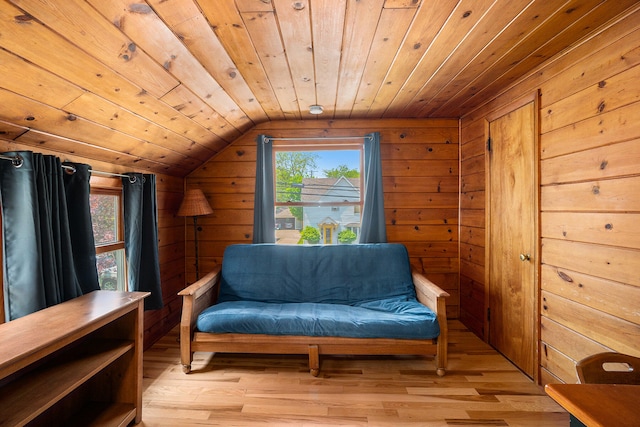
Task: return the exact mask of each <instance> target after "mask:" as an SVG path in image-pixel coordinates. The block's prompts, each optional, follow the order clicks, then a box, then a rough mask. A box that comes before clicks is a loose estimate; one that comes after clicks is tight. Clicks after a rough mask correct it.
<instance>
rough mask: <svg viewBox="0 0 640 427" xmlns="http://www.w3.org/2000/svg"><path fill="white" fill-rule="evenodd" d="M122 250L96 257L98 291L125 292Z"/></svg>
mask: <svg viewBox="0 0 640 427" xmlns="http://www.w3.org/2000/svg"><path fill="white" fill-rule="evenodd" d="M124 265H125V264H124V249H118V250H116V251H111V252H105V253H103V254H98V255H97V256H96V266H97V267H98V282H99V283H100V289H103V290H107V291H116V290H117V291H125V290H126V289H125V288H126V287H125V283H126V280H125V274H126V271H125V267H124Z"/></svg>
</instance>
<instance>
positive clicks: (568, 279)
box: [558, 270, 573, 283]
mask: <svg viewBox="0 0 640 427" xmlns="http://www.w3.org/2000/svg"><path fill="white" fill-rule="evenodd" d="M558 276H559V277H560V278H561V279H562V280H564V281H565V282H569V283H571V282H573V279H572V278H571V276H569V275H568V274H567V273H565V272H562V271H560V270H558Z"/></svg>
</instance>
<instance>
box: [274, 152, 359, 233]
mask: <svg viewBox="0 0 640 427" xmlns="http://www.w3.org/2000/svg"><path fill="white" fill-rule="evenodd" d="M361 152H362V151H361V150H354V149H349V150H336V149H333V148H331V149H327V150H319V151H284V150H279V151H276V156H275V168H274V169H275V176H276V183H275V194H276V206H275V217H276V226H275V227H276V243H280V244H304V243H308V244H323V245H335V244H350V243H357V242H358V238H359V235H360V206H361V202H362V201H361V192H360V186H361V177H360V175H361V174H360V164H361V160H360V156H361Z"/></svg>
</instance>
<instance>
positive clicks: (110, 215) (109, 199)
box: [90, 194, 119, 246]
mask: <svg viewBox="0 0 640 427" xmlns="http://www.w3.org/2000/svg"><path fill="white" fill-rule="evenodd" d="M90 203H91V221H92V222H93V237H94V238H95V240H96V245H98V246H99V245H104V244H109V243H115V242H117V241H118V240H119V239H118V214H119V210H118V209H119V203H118V196H115V195H114V196H112V195H107V194H92V195H91V198H90Z"/></svg>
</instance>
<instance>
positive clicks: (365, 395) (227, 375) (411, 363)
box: [140, 320, 569, 427]
mask: <svg viewBox="0 0 640 427" xmlns="http://www.w3.org/2000/svg"><path fill="white" fill-rule="evenodd" d="M449 332H450V344H449V365H448V370H447V374H446V375H445V376H444V377H437V376H436V374H435V364H434V361H433V358H428V357H406V356H403V357H356V356H353V357H346V356H345V357H330V356H325V357H322V356H321V369H320V375H319V376H318V377H317V378H314V377H313V376H311V374H309V372H308V370H307V358H306V357H305V356H281V355H272V356H271V355H266V356H265V355H237V354H235V355H234V354H217V355H216V356H215V357H212V356H211V354H207V353H196V354H195V358H194V363H193V370H194V372H193V373H191V374H189V375H186V374H184V373H182V367H181V366H180V356H179V349H178V341H177V329H174V330H173V331H172V332H170V333H169V334H167V335H166V336H165V337H164V338H162V339H161V340H160V341H158V342H157V343H156V344H155V345H154V346H153V347H152V348H150V349H149V350H147V351H146V352H145V354H144V392H143V412H142V419H143V422H142V423H141V424H140V425H141V426H146V427H148V426H181V427H189V426H207V425H213V426H255V425H285V426H321V425H325V426H326V425H338V426H389V427H400V426H545V427H547V426H548V427H553V426H568V425H569V415H568V414H567V413H566V412H565V411H564V410H563V409H562V408H560V406H558V405H557V404H556V403H555V402H554V401H553V400H551V399H550V398H549V397H548V396H546V395H545V393H544V391H543V389H542V388H541V387H538V386H536V385H535V384H533V382H532V381H531V380H530V379H529V378H527V377H526V376H525V375H524V374H522V373H521V372H520V371H519V370H518V369H517V368H515V367H514V366H513V365H512V364H511V363H509V362H508V361H507V360H506V359H505V358H504V357H502V356H501V355H500V354H498V353H497V352H496V351H495V350H493V349H492V348H491V347H489V346H488V345H487V344H486V343H484V342H482V341H481V340H480V339H479V338H477V337H476V336H475V335H473V334H472V333H471V332H469V331H468V330H467V329H466V328H465V327H464V326H463V325H462V324H461V323H460V322H459V321H457V320H453V321H450V322H449Z"/></svg>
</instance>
